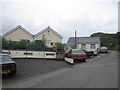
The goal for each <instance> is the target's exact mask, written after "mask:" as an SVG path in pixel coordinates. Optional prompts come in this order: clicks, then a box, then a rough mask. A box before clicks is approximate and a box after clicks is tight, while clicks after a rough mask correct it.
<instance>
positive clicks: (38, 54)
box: [2, 50, 56, 59]
mask: <svg viewBox="0 0 120 90" xmlns="http://www.w3.org/2000/svg"><path fill="white" fill-rule="evenodd" d="M2 51H3V53H9V50H2ZM24 53H29V54H32V55H25V54H24ZM10 56H11V57H12V58H54V59H56V52H44V51H27V52H26V51H24V50H21V51H20V50H10Z"/></svg>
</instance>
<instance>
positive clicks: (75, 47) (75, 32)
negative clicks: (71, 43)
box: [75, 30, 77, 49]
mask: <svg viewBox="0 0 120 90" xmlns="http://www.w3.org/2000/svg"><path fill="white" fill-rule="evenodd" d="M76 48H77V41H76V30H75V49H76Z"/></svg>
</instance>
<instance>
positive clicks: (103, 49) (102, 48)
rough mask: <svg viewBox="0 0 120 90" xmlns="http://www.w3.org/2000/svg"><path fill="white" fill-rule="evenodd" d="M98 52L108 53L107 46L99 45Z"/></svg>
mask: <svg viewBox="0 0 120 90" xmlns="http://www.w3.org/2000/svg"><path fill="white" fill-rule="evenodd" d="M100 53H108V48H107V47H101V48H100Z"/></svg>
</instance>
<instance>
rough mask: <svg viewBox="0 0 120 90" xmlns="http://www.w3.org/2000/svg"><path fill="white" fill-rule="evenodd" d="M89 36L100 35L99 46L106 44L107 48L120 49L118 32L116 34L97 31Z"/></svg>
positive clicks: (119, 34) (119, 33)
mask: <svg viewBox="0 0 120 90" xmlns="http://www.w3.org/2000/svg"><path fill="white" fill-rule="evenodd" d="M90 37H100V39H101V40H100V41H101V46H106V47H108V49H109V50H119V51H120V32H117V33H116V34H109V33H102V32H98V33H93V34H92V35H91V36H90Z"/></svg>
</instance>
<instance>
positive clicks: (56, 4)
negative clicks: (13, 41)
mask: <svg viewBox="0 0 120 90" xmlns="http://www.w3.org/2000/svg"><path fill="white" fill-rule="evenodd" d="M118 1H119V0H1V1H0V13H1V14H0V20H1V21H0V25H1V28H0V30H1V32H0V34H1V35H3V34H4V33H6V32H7V31H10V30H11V29H13V28H15V27H16V26H18V25H21V26H22V27H23V28H25V29H26V30H27V31H29V32H30V33H31V34H33V35H34V34H36V33H38V32H40V31H42V30H43V29H45V28H46V27H47V26H50V27H51V28H52V29H53V30H55V31H56V32H58V33H59V34H61V35H62V36H63V39H62V41H63V43H66V42H67V40H68V39H69V37H74V34H75V30H76V31H77V37H88V36H90V35H91V34H93V33H97V32H104V33H116V32H118Z"/></svg>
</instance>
